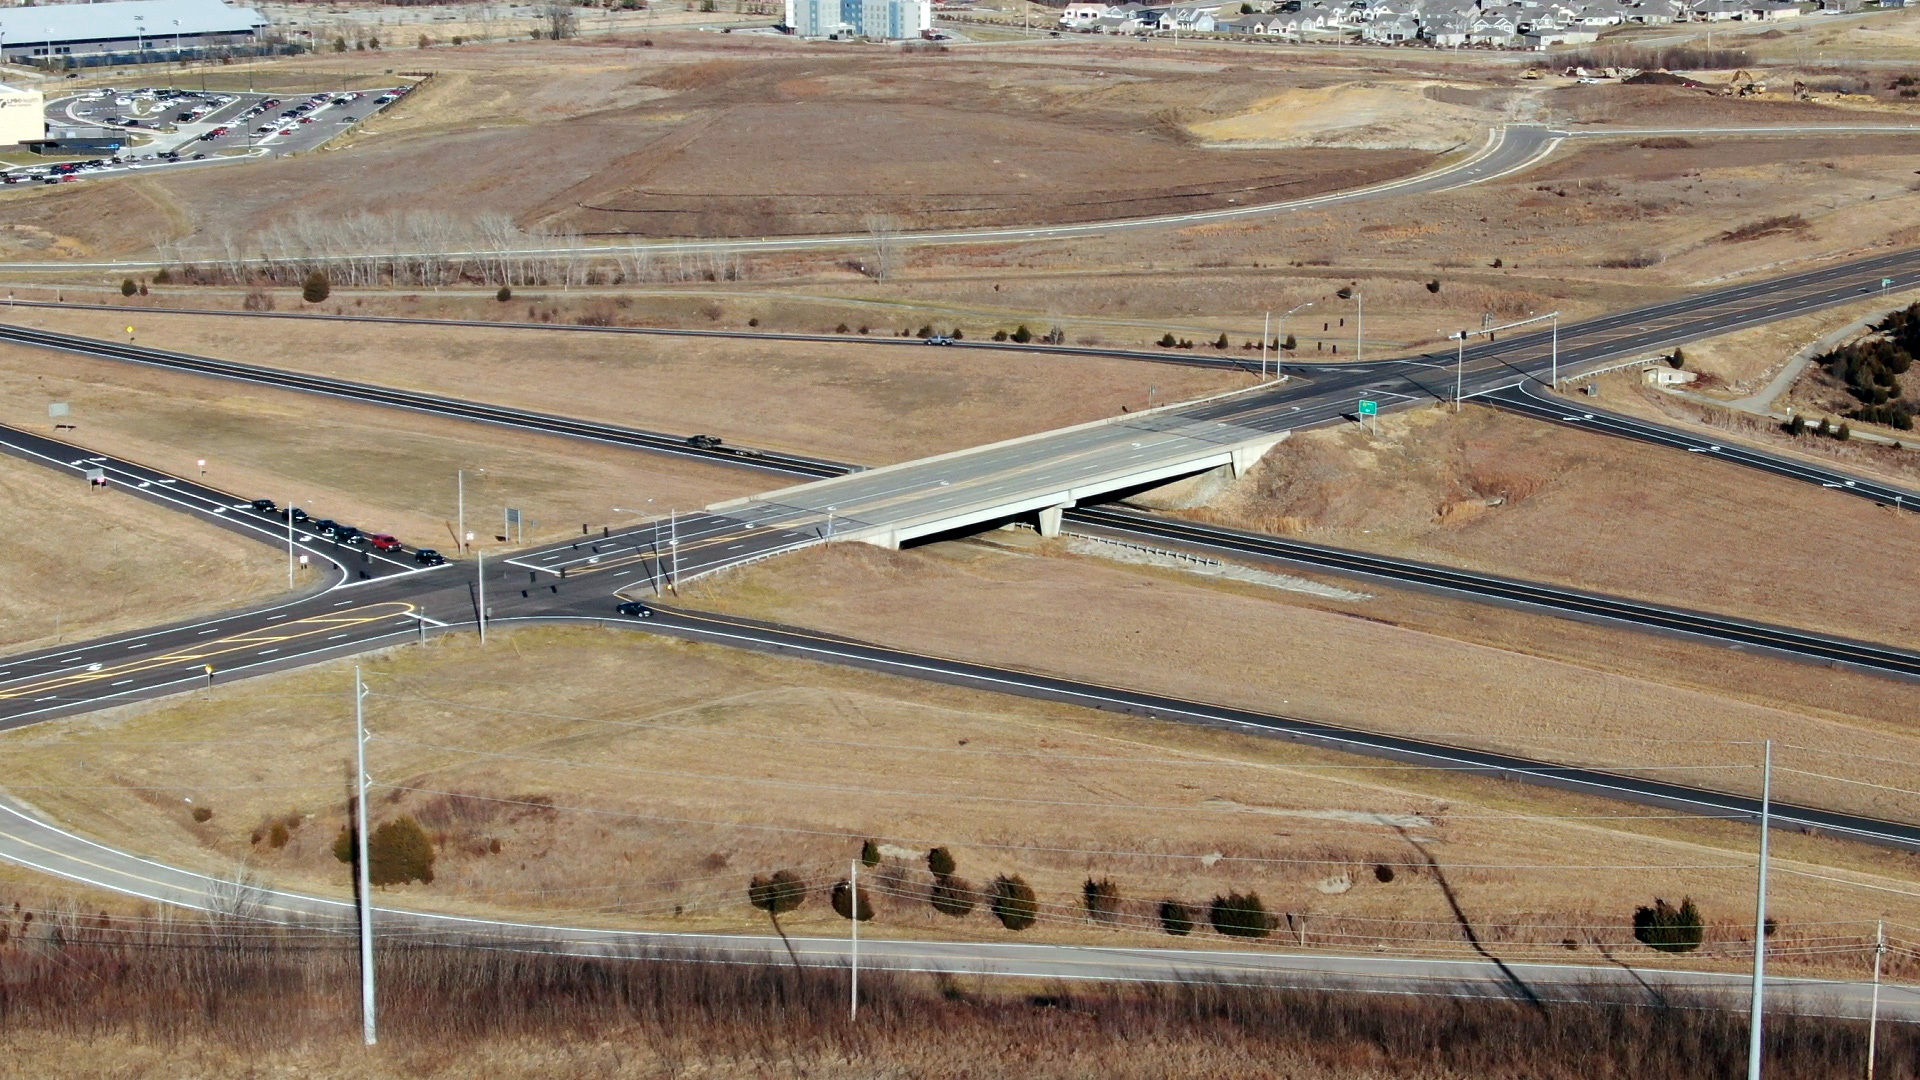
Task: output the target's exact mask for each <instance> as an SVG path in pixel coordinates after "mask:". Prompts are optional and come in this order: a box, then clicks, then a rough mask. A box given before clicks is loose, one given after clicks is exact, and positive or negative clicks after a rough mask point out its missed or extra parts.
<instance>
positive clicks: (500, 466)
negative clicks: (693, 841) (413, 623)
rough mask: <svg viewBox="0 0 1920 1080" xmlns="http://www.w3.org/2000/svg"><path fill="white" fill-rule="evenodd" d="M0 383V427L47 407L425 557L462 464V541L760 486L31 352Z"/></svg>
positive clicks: (722, 473) (721, 472)
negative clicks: (498, 526) (510, 519)
mask: <svg viewBox="0 0 1920 1080" xmlns="http://www.w3.org/2000/svg"><path fill="white" fill-rule="evenodd" d="M242 355H244V353H243V354H242ZM0 387H4V392H0V422H4V423H8V424H12V425H15V426H18V427H23V428H27V429H30V430H45V428H46V425H47V424H48V423H49V421H48V420H47V418H46V409H47V402H50V401H65V402H68V403H69V404H70V405H71V407H72V410H73V415H72V418H71V420H72V422H73V423H74V424H76V425H77V430H75V431H65V432H61V433H60V435H61V436H62V437H64V438H66V439H67V440H69V441H71V442H74V443H77V444H79V445H81V446H85V447H88V448H90V449H95V450H100V451H104V452H107V453H112V454H118V455H121V456H124V457H126V458H128V459H130V460H133V461H138V462H140V463H142V464H145V465H150V466H152V467H154V468H157V469H163V470H167V471H169V472H173V473H176V474H179V475H188V474H190V473H192V472H193V471H194V470H195V462H196V461H198V460H200V459H203V458H204V459H205V460H206V461H207V475H206V481H207V482H208V483H210V484H212V485H214V486H216V487H219V488H221V489H222V490H226V491H231V492H233V493H234V494H236V495H239V496H243V497H246V498H257V497H266V498H271V499H273V500H274V501H276V502H279V503H281V504H283V505H284V504H286V503H288V502H292V503H294V504H295V505H299V506H303V507H308V508H312V509H314V510H315V512H316V513H319V514H322V515H325V516H328V517H332V518H335V519H337V520H341V521H349V522H353V523H355V524H357V525H359V526H361V527H362V528H366V529H371V530H376V531H380V532H388V533H392V534H393V535H395V536H398V537H400V538H401V539H402V540H405V541H406V542H408V543H410V544H416V545H420V546H424V547H435V546H438V547H441V548H447V547H449V546H450V545H451V543H452V539H453V536H452V528H453V527H452V525H450V524H449V522H451V521H453V519H454V515H455V512H456V505H455V504H456V489H455V473H456V471H457V470H460V469H466V470H468V474H467V488H466V499H467V503H466V507H467V524H468V528H469V530H471V531H474V532H479V533H485V532H488V531H489V530H490V529H491V528H492V527H493V523H496V522H499V521H500V520H501V509H502V508H503V507H506V506H513V507H517V508H520V509H523V510H525V511H526V513H527V514H528V515H529V517H530V518H531V519H532V520H534V521H535V522H536V523H537V524H536V525H535V526H533V527H530V528H528V530H527V533H528V537H527V539H528V541H529V542H533V540H534V537H535V535H539V536H542V537H549V536H551V537H558V536H562V535H577V530H578V527H579V525H580V523H582V522H587V523H591V524H594V525H599V524H604V523H608V522H614V521H620V520H631V519H632V518H633V517H634V515H633V514H630V513H618V512H616V511H615V507H622V508H625V509H626V510H642V511H644V510H647V509H648V505H647V501H648V500H652V503H653V507H654V508H656V509H660V510H662V511H664V510H665V509H667V508H670V507H674V506H679V507H691V506H704V505H706V504H707V503H709V502H712V501H713V500H715V499H717V498H726V497H730V496H732V495H740V494H748V493H751V492H753V491H757V490H764V489H765V488H766V487H767V486H768V483H767V481H765V480H764V479H761V478H759V477H757V476H756V475H755V474H753V473H748V472H746V471H744V470H740V469H730V468H722V467H718V466H712V465H705V464H702V463H699V462H693V461H681V460H679V459H672V458H664V457H660V456H657V455H654V456H641V455H636V454H634V453H633V452H632V451H626V450H618V449H614V448H611V447H601V446H595V445H592V444H589V443H582V442H579V441H577V440H567V439H558V438H553V437H548V436H539V435H531V434H526V433H522V432H516V431H508V430H504V429H501V428H495V427H489V426H486V425H481V424H472V423H464V422H459V421H453V420H440V419H435V418H433V417H427V416H419V415H416V414H411V413H399V412H396V411H393V410H388V409H380V408H376V407H374V406H370V405H359V404H354V403H351V402H342V401H334V400H331V399H326V398H316V397H313V396H311V395H306V394H297V393H292V392H288V391H276V390H268V389H262V388H256V387H248V386H244V385H241V384H238V383H229V382H223V381H219V380H212V379H203V378H196V377H193V376H186V375H178V374H174V373H169V372H163V371H150V370H144V369H141V368H137V367H132V366H129V365H125V364H114V363H107V362H103V361H97V360H87V359H81V358H76V357H70V356H62V355H58V354H54V353H47V352H40V351H36V350H31V349H22V348H15V347H8V348H3V349H0ZM168 513H171V511H168ZM156 527H157V526H156ZM236 542H237V541H236ZM262 550H263V551H270V550H271V549H267V548H262ZM267 564H268V565H279V564H277V563H273V561H272V559H271V557H269V558H268V560H267ZM146 621H148V622H151V621H153V620H151V619H148V620H146Z"/></svg>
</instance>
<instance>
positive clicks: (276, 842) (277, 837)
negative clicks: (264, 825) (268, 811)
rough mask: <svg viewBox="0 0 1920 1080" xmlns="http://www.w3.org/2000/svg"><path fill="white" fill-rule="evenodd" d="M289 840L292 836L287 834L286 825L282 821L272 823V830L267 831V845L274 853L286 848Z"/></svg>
mask: <svg viewBox="0 0 1920 1080" xmlns="http://www.w3.org/2000/svg"><path fill="white" fill-rule="evenodd" d="M291 839H293V836H292V835H291V834H290V833H288V832H287V823H286V822H284V821H276V822H274V823H273V828H271V829H268V830H267V844H268V845H269V846H271V847H272V848H274V850H276V851H277V850H279V849H280V848H283V847H286V846H287V841H289V840H291Z"/></svg>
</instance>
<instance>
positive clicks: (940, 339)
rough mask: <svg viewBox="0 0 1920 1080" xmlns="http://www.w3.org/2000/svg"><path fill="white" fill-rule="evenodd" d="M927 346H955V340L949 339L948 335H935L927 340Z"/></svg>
mask: <svg viewBox="0 0 1920 1080" xmlns="http://www.w3.org/2000/svg"><path fill="white" fill-rule="evenodd" d="M927 344H929V345H951V344H953V339H952V338H950V337H948V336H947V335H945V334H935V335H933V336H932V337H930V338H927Z"/></svg>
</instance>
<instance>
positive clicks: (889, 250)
mask: <svg viewBox="0 0 1920 1080" xmlns="http://www.w3.org/2000/svg"><path fill="white" fill-rule="evenodd" d="M867 231H868V232H869V233H872V234H873V276H874V278H875V279H876V280H879V281H885V280H887V275H889V274H891V273H892V272H893V234H894V232H895V231H896V227H895V225H894V221H893V218H891V217H889V216H887V215H886V214H868V215H867Z"/></svg>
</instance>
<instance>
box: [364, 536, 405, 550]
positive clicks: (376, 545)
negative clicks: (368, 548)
mask: <svg viewBox="0 0 1920 1080" xmlns="http://www.w3.org/2000/svg"><path fill="white" fill-rule="evenodd" d="M367 542H368V543H370V544H372V545H373V549H374V550H375V551H399V550H400V541H398V540H396V539H394V538H393V537H391V536H388V535H387V534H386V533H374V534H373V535H372V536H369V537H367Z"/></svg>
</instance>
